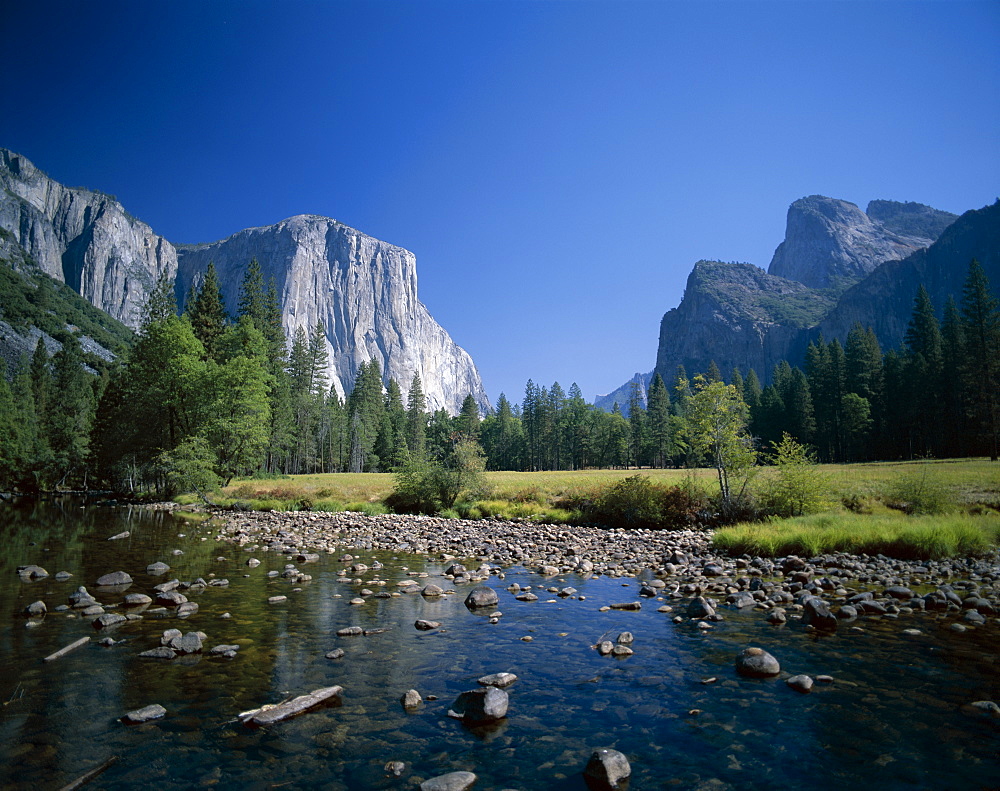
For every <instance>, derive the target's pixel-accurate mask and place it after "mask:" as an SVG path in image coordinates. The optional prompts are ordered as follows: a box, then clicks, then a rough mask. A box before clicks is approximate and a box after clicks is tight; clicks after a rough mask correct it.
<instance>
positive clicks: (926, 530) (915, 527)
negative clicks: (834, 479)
mask: <svg viewBox="0 0 1000 791" xmlns="http://www.w3.org/2000/svg"><path fill="white" fill-rule="evenodd" d="M998 541H1000V517H997V516H996V515H992V514H990V515H986V516H973V515H968V514H945V515H935V516H902V515H892V514H878V515H876V514H855V513H845V514H841V513H836V514H814V515H811V516H802V517H798V518H796V519H783V520H774V521H771V522H760V523H752V524H741V525H735V526H733V527H727V528H723V529H721V530H719V531H717V532H716V533H715V535H714V537H713V539H712V544H713V546H714V547H715V548H716V549H717V550H720V551H722V552H726V553H728V554H730V555H742V554H748V555H761V556H764V557H781V556H783V555H805V556H807V557H811V556H813V555H819V554H823V553H826V552H849V553H852V554H868V555H876V554H881V555H887V556H889V557H894V558H901V559H916V560H935V559H939V558H945V557H956V556H967V555H982V554H985V553H987V552H989V551H991V550H992V549H995V548H996V546H997V543H998Z"/></svg>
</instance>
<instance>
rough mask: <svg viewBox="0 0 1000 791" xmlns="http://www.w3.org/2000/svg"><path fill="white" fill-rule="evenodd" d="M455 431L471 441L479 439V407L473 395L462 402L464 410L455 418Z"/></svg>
mask: <svg viewBox="0 0 1000 791" xmlns="http://www.w3.org/2000/svg"><path fill="white" fill-rule="evenodd" d="M454 425H455V431H457V432H458V433H459V434H460V435H461V436H462V437H464V438H466V439H471V440H477V441H478V439H479V405H478V404H477V403H476V399H475V398H473V396H472V393H469V394H468V395H467V396H466V397H465V398H464V399H463V400H462V408H461V410H459V413H458V414H457V415H456V416H455V420H454Z"/></svg>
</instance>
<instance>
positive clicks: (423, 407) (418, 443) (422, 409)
mask: <svg viewBox="0 0 1000 791" xmlns="http://www.w3.org/2000/svg"><path fill="white" fill-rule="evenodd" d="M426 446H427V399H426V398H424V391H423V387H422V386H421V384H420V374H413V380H412V381H411V382H410V391H409V393H408V394H407V398H406V447H407V450H408V451H409V457H410V458H411V459H420V458H423V457H424V454H425V452H426Z"/></svg>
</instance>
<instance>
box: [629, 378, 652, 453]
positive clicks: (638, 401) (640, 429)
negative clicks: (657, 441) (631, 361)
mask: <svg viewBox="0 0 1000 791" xmlns="http://www.w3.org/2000/svg"><path fill="white" fill-rule="evenodd" d="M643 395H644V394H643V392H642V385H640V384H639V383H638V382H636V381H634V380H633V381H632V382H631V383H630V384H629V396H628V425H629V436H628V450H629V458H628V464H629V465H634V466H636V467H641V466H642V464H643V462H644V461H645V450H646V446H647V444H648V441H647V438H646V435H647V426H646V410H645V409H644V408H643V406H642V402H643Z"/></svg>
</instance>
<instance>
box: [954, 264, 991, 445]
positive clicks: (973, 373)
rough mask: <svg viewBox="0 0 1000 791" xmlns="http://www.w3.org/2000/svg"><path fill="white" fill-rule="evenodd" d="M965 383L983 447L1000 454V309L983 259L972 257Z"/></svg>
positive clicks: (965, 311) (966, 295) (966, 292)
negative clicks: (984, 268) (982, 261)
mask: <svg viewBox="0 0 1000 791" xmlns="http://www.w3.org/2000/svg"><path fill="white" fill-rule="evenodd" d="M962 335H963V338H964V341H965V355H964V358H965V377H964V380H965V385H966V391H967V393H968V403H969V412H970V417H971V418H972V421H973V424H974V425H975V427H976V429H977V431H978V433H979V438H980V442H979V443H977V444H978V445H979V447H980V448H983V449H984V450H986V452H987V453H989V455H990V458H991V459H992V460H993V461H996V460H997V458H998V456H1000V309H998V303H997V300H996V298H995V297H993V294H992V291H991V289H990V283H989V279H988V278H987V277H986V272H985V271H984V270H983V267H982V266H981V265H980V263H979V262H978V261H977V260H975V259H973V260H972V262H971V263H970V264H969V274H968V276H967V277H966V280H965V285H964V287H963V289H962Z"/></svg>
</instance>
